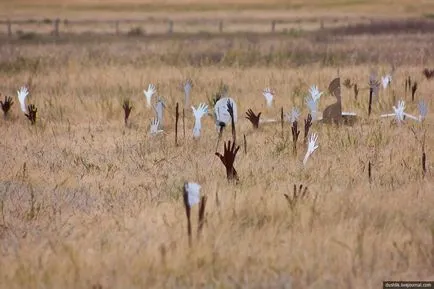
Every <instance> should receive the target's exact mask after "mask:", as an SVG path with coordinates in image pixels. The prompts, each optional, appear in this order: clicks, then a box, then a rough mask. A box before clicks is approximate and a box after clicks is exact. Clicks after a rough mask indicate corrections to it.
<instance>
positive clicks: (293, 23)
mask: <svg viewBox="0 0 434 289" xmlns="http://www.w3.org/2000/svg"><path fill="white" fill-rule="evenodd" d="M372 21H373V20H372V19H368V18H366V17H358V18H350V17H340V18H337V17H322V18H318V17H315V18H306V17H304V18H291V19H252V18H236V19H224V20H222V19H177V20H173V19H169V18H158V19H157V18H147V19H116V20H69V19H60V18H56V19H49V18H45V19H41V20H35V19H28V20H11V19H7V20H0V25H2V26H3V27H4V28H5V30H4V33H3V34H6V35H7V36H8V37H10V38H12V37H14V35H19V34H22V33H49V34H51V35H53V36H55V37H59V36H61V35H62V33H65V34H68V33H83V32H87V33H106V34H114V35H122V34H144V35H145V34H173V33H200V32H207V33H233V32H240V31H242V32H263V33H267V32H268V33H277V32H288V31H292V30H297V29H303V30H318V29H324V28H325V27H328V28H330V27H341V26H348V25H351V24H358V23H366V22H372ZM0 31H1V30H0ZM0 33H1V32H0Z"/></svg>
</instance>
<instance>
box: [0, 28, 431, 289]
mask: <svg viewBox="0 0 434 289" xmlns="http://www.w3.org/2000/svg"><path fill="white" fill-rule="evenodd" d="M400 37H404V38H403V39H408V38H405V37H419V38H417V39H419V40H420V41H419V42H416V41H413V42H402V46H401V48H402V47H404V48H402V50H399V49H394V50H392V49H391V50H389V51H388V50H385V48H386V47H390V48H391V47H392V46H393V43H397V42H398V41H400ZM358 39H359V40H360V42H358V44H357V45H356V44H351V43H352V42H351V41H350V40H348V39H347V42H336V43H335V44H329V45H330V46H328V47H329V49H328V51H329V53H330V54H333V55H337V56H339V55H341V57H342V58H343V59H346V55H345V52H346V51H349V50H351V49H353V48H354V49H356V48H357V49H358V50H357V51H360V53H362V52H364V53H366V55H368V56H371V55H383V56H384V58H382V57H378V58H367V59H365V61H363V59H362V60H360V61H359V62H351V61H350V60H348V59H346V60H345V61H341V62H338V63H339V65H336V63H332V62H322V61H321V60H316V61H314V62H313V61H312V62H308V61H301V62H300V63H298V65H297V62H294V61H290V60H291V58H282V59H283V60H285V59H286V60H287V62H284V64H279V62H278V61H276V62H260V61H257V59H255V58H253V59H248V60H245V62H242V61H241V60H242V59H243V53H247V54H248V53H249V51H251V50H249V49H248V48H247V46H243V45H244V44H242V45H240V46H236V45H235V47H232V48H231V49H232V50H231V51H234V52H236V51H238V54H235V56H234V58H233V61H228V62H225V61H219V62H208V63H207V62H202V63H199V64H198V63H194V62H193V61H191V59H189V58H186V59H184V60H183V61H178V60H176V61H173V62H167V61H165V58H164V55H165V52H172V53H174V51H175V48H176V49H178V48H182V45H183V44H185V43H183V42H182V40H173V41H172V42H171V41H168V42H164V41H160V42H159V41H156V42H155V44H152V43H148V44H145V43H143V42H136V41H135V40H130V41H127V42H125V43H119V42H116V41H113V42H106V43H110V45H106V46H104V47H103V46H102V45H96V44H92V43H89V42H85V41H84V42H79V43H75V44H74V43H71V42H67V43H64V44H62V43H58V44H50V43H45V44H44V43H40V44H35V43H33V42H30V43H14V44H3V45H2V46H1V51H2V53H1V56H2V59H1V61H2V69H1V71H0V92H1V93H2V94H3V95H5V94H6V95H12V96H15V91H16V90H17V89H18V87H19V86H21V85H24V84H25V83H26V82H27V81H28V80H29V79H31V83H32V86H31V95H30V97H29V102H30V103H34V104H36V106H37V107H38V120H37V123H36V125H35V126H30V125H29V123H28V120H27V119H26V118H25V117H24V116H23V114H22V113H21V112H20V110H19V105H18V103H17V100H16V99H15V102H16V103H15V104H14V106H13V108H12V112H11V117H10V119H8V120H2V121H1V122H0V128H1V129H0V131H1V133H2V137H1V140H0V159H1V160H2V161H1V162H0V171H1V172H2V173H1V174H0V188H1V189H0V205H1V206H0V252H1V253H0V254H1V258H0V280H1V282H0V287H2V288H23V287H24V288H59V287H61V288H290V287H291V286H292V288H378V287H379V286H381V281H382V280H393V279H413V280H417V279H434V275H433V268H434V217H433V214H432V203H433V201H434V195H433V191H434V185H433V178H432V170H433V165H432V161H431V159H432V158H433V151H432V144H433V130H432V123H433V113H432V107H433V102H432V98H431V96H432V94H431V92H432V90H433V88H434V83H433V82H432V81H427V80H425V79H424V78H423V76H422V74H421V71H422V69H423V68H424V65H429V64H430V63H432V55H431V53H430V52H429V51H428V50H423V49H421V47H425V46H424V45H427V46H428V44H427V43H429V41H432V36H426V37H423V36H396V37H391V36H389V38H388V39H389V40H390V42H387V43H385V42H378V41H377V42H375V38H370V37H369V36H362V37H360V38H358ZM363 40H365V41H363ZM377 40H378V39H377ZM195 41H196V42H195ZM225 41H226V40H224V39H223V40H221V42H217V43H223V44H224V43H225ZM274 41H276V42H272V41H271V43H281V44H283V43H285V42H283V41H282V42H279V40H274ZM309 41H310V40H305V39H304V38H303V39H300V42H298V43H301V44H300V47H305V48H307V47H311V49H312V50H311V51H313V52H315V51H317V52H318V53H319V52H320V50H321V47H322V48H324V47H327V46H318V47H316V46H315V45H313V44H312V43H313V42H309ZM393 41H396V42H393ZM214 43H215V42H214ZM235 43H236V42H235ZM265 43H267V44H270V42H269V41H266V42H265ZM294 43H296V42H294ZM303 43H306V44H303ZM374 43H378V44H377V45H374ZM159 44H161V46H158V45H159ZM212 44H213V42H211V44H209V43H207V42H205V41H203V40H201V39H199V40H191V42H188V43H187V45H188V46H187V48H188V49H187V48H185V49H186V50H181V51H183V53H187V52H188V53H193V52H194V51H196V50H194V49H195V48H196V49H197V50H200V49H201V48H203V49H204V52H206V53H208V52H209V50H211V51H212V49H211V48H210V46H212ZM195 45H196V46H195ZM302 45H306V46H302ZM318 45H319V44H318ZM170 46H173V47H175V48H172V49H171V48H170ZM282 46H284V45H282ZM264 47H265V48H264ZM269 47H270V45H269V46H268V48H267V46H266V45H265V46H258V47H257V48H255V49H257V50H258V51H261V49H265V51H266V52H268V51H269ZM339 48H341V49H342V50H340V49H339ZM222 49H223V50H224V51H227V50H225V49H226V48H225V47H224V46H223V48H222ZM390 51H391V52H390ZM403 51H404V52H403ZM412 51H413V52H414V51H419V52H420V53H421V54H420V55H419V57H413V55H414V54H412ZM421 51H425V52H426V53H425V52H424V53H425V54H423V55H422V52H421ZM313 52H312V55H315V54H314V53H313ZM388 52H389V53H392V54H393V55H396V58H395V60H396V62H397V63H398V64H399V65H398V67H397V70H396V73H395V75H394V78H393V84H392V88H391V89H389V90H386V91H383V90H381V95H380V102H379V103H376V104H375V106H374V108H373V116H372V117H371V118H370V119H369V118H368V117H367V103H368V90H367V82H368V74H369V71H370V69H371V67H372V66H375V67H377V68H378V69H379V72H382V73H384V72H387V71H388V70H389V69H390V66H389V62H388V59H389V58H387V57H385V56H386V55H387V54H388ZM400 52H401V54H400ZM264 55H265V56H266V55H269V54H268V53H264ZM271 55H274V54H271ZM265 56H264V57H265ZM422 56H423V57H422ZM259 59H260V58H259ZM277 59H278V58H277ZM288 59H290V60H288ZM294 59H298V58H294ZM243 63H244V65H242V64H243ZM192 64H194V65H192ZM338 67H339V75H340V76H341V78H342V82H343V80H344V79H345V78H350V79H351V80H352V81H356V82H357V83H358V85H359V87H360V88H361V91H360V93H359V98H358V100H357V101H356V100H354V97H353V93H352V90H351V89H346V88H345V87H343V88H342V90H343V107H344V110H345V111H355V112H357V113H358V115H359V116H360V118H361V119H360V121H359V122H358V123H357V124H356V125H355V126H354V127H342V128H336V127H333V126H323V125H320V124H315V125H314V126H313V127H312V128H311V131H312V132H317V133H318V135H319V148H318V150H317V151H315V153H314V154H313V156H312V157H311V159H309V161H308V163H307V166H306V167H303V166H302V163H301V162H302V159H303V155H304V152H305V147H304V146H303V145H302V144H301V143H300V144H299V145H298V154H297V156H296V157H294V156H293V155H292V144H291V141H290V139H291V138H290V136H289V134H290V126H289V124H285V136H286V137H287V139H288V140H286V139H285V140H282V138H281V134H280V125H277V124H276V125H273V124H270V125H264V126H262V127H260V129H259V130H253V129H252V127H251V125H250V123H248V121H247V120H246V119H244V113H245V111H247V109H248V108H252V109H253V110H254V111H255V112H258V111H262V115H263V117H265V118H278V117H279V110H280V107H282V106H283V107H284V110H285V111H289V110H290V108H291V107H293V106H298V107H301V108H302V112H303V116H304V117H305V116H306V113H307V112H306V108H305V105H304V103H303V97H304V96H305V95H306V94H307V90H308V88H309V86H310V85H311V84H317V85H318V86H319V88H320V89H321V90H322V91H324V90H325V89H326V88H327V86H328V84H329V82H330V81H331V80H332V79H333V78H334V77H336V76H337V73H338ZM407 75H412V77H413V79H414V80H417V81H418V83H419V90H418V92H417V97H416V98H417V99H421V98H424V99H426V100H427V102H428V104H429V106H430V108H431V112H429V115H428V117H427V119H426V121H425V124H424V128H425V129H426V131H427V139H426V152H427V158H428V163H427V165H428V174H427V176H426V177H425V178H424V179H423V178H422V170H421V165H420V157H421V146H420V144H419V143H418V142H417V140H416V139H415V137H414V135H413V133H412V131H411V129H410V128H413V129H414V130H415V131H416V132H417V133H421V132H422V129H423V128H422V127H421V125H420V124H415V123H412V122H411V121H407V123H406V124H405V125H402V126H396V125H395V124H393V123H391V121H390V119H389V120H380V119H378V116H379V114H380V113H383V112H389V111H391V107H392V105H394V104H395V102H396V100H398V99H399V98H401V97H404V92H403V90H404V79H405V78H406V77H407ZM186 78H192V79H193V80H194V88H193V90H192V103H193V104H195V105H197V104H199V103H200V102H206V101H207V98H208V97H209V96H211V94H212V93H213V92H215V90H216V88H217V87H218V85H219V84H220V82H221V81H222V82H224V83H226V84H227V85H228V86H229V93H230V95H231V96H232V97H233V98H234V99H235V100H236V101H237V104H238V113H239V119H240V120H239V123H238V124H237V133H238V139H239V140H241V139H242V137H241V136H242V135H243V134H245V135H246V138H247V143H248V144H247V146H248V153H247V154H244V153H243V150H241V151H240V152H239V154H238V156H237V159H236V162H235V168H236V170H237V171H238V174H239V176H240V184H239V185H233V184H228V183H227V181H226V176H225V170H224V167H223V166H222V164H221V163H220V160H218V158H217V157H216V156H215V155H214V152H215V151H214V147H215V143H216V138H217V134H216V131H215V127H214V121H213V119H212V118H211V117H205V118H204V119H203V121H202V125H203V127H204V128H203V132H202V136H201V139H200V140H199V141H193V140H192V133H191V129H192V127H193V117H192V115H191V110H190V109H189V108H187V110H186V111H187V128H188V129H187V131H186V136H185V138H183V137H182V129H180V131H181V133H180V135H181V137H180V138H179V142H180V146H179V147H175V145H174V111H175V103H176V102H179V103H180V104H181V103H182V101H183V94H182V92H181V91H180V89H179V84H180V83H181V81H183V80H185V79H186ZM148 83H155V84H156V85H157V88H158V94H159V95H161V96H163V97H164V98H165V99H166V101H167V111H166V115H165V123H166V128H165V131H166V132H165V134H163V135H160V136H157V137H150V136H149V135H148V132H149V124H150V119H151V118H152V117H153V112H152V111H151V110H148V109H146V108H145V99H144V96H143V93H142V91H143V89H144V88H145V87H146V86H147V84H148ZM266 86H271V87H272V88H274V89H275V91H276V92H277V93H276V100H275V105H274V108H272V109H266V107H265V100H264V99H263V97H262V95H261V91H262V89H263V88H265V87H266ZM394 95H395V96H394ZM125 98H130V99H131V102H132V103H133V105H134V108H133V110H132V113H131V116H130V122H131V125H130V127H125V126H124V122H123V115H122V108H121V104H122V100H123V99H125ZM406 100H407V111H408V112H409V113H412V114H416V112H417V108H416V103H411V102H410V98H409V96H407V99H406ZM333 101H334V100H333V99H332V98H331V97H330V96H328V94H327V93H326V94H325V95H324V96H323V97H322V98H321V106H320V107H321V109H324V107H325V106H326V105H328V104H330V103H332V102H333ZM229 139H231V133H230V130H227V131H226V132H225V133H224V136H223V140H229ZM240 144H242V142H241V143H240ZM222 150H223V144H222V143H221V144H220V146H219V151H220V152H221V151H222ZM369 162H371V163H372V182H371V183H369V181H368V172H367V170H368V163H369ZM185 180H187V181H196V182H198V183H200V184H201V185H202V191H201V192H202V194H206V195H207V196H208V202H207V210H206V224H205V227H204V231H203V235H202V239H201V240H200V241H197V240H196V239H194V240H193V248H192V249H189V247H188V239H187V234H186V231H187V229H186V220H185V212H184V208H183V200H182V185H183V182H184V181H185ZM293 184H297V185H298V184H303V185H305V186H308V188H309V192H308V197H307V198H306V199H305V200H303V201H301V202H300V203H299V204H298V205H297V207H296V210H294V211H293V210H291V209H290V206H289V205H288V203H287V201H286V199H285V197H284V194H291V193H292V189H293ZM217 196H218V199H219V203H217ZM196 220H197V208H194V210H193V225H194V226H193V228H194V229H195V228H196Z"/></svg>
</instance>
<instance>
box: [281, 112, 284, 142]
mask: <svg viewBox="0 0 434 289" xmlns="http://www.w3.org/2000/svg"><path fill="white" fill-rule="evenodd" d="M280 125H281V127H282V139H283V138H284V136H283V107H281V108H280Z"/></svg>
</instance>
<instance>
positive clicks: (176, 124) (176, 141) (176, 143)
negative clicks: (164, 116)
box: [175, 103, 179, 146]
mask: <svg viewBox="0 0 434 289" xmlns="http://www.w3.org/2000/svg"><path fill="white" fill-rule="evenodd" d="M178 119H179V104H178V103H176V111H175V146H178Z"/></svg>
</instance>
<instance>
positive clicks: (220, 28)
mask: <svg viewBox="0 0 434 289" xmlns="http://www.w3.org/2000/svg"><path fill="white" fill-rule="evenodd" d="M219 32H220V33H222V32H223V20H220V22H219Z"/></svg>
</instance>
